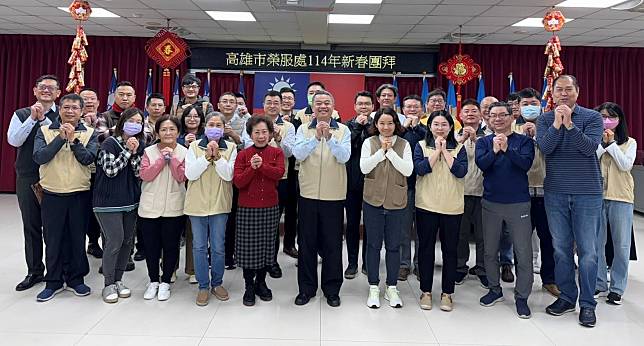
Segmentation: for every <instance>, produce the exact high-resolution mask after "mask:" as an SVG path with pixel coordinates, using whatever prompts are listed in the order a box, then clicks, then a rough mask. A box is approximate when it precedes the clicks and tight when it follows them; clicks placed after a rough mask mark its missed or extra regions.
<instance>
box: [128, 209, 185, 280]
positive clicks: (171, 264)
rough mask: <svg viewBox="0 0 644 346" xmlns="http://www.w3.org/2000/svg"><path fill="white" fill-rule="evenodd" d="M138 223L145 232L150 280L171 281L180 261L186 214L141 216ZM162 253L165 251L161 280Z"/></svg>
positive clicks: (144, 238) (146, 259)
mask: <svg viewBox="0 0 644 346" xmlns="http://www.w3.org/2000/svg"><path fill="white" fill-rule="evenodd" d="M138 223H139V225H140V228H141V233H142V234H143V245H144V246H145V263H146V265H147V267H148V276H149V277H150V282H159V281H161V282H165V283H170V279H171V278H172V273H174V271H175V270H176V268H177V263H179V242H180V241H181V233H182V232H183V230H184V229H185V225H186V219H185V216H176V217H159V218H156V219H149V218H144V217H139V219H138ZM161 253H163V277H161V280H159V261H160V260H161Z"/></svg>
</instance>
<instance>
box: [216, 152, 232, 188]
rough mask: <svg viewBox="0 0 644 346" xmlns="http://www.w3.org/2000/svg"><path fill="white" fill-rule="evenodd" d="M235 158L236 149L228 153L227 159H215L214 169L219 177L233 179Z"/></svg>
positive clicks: (227, 179)
mask: <svg viewBox="0 0 644 346" xmlns="http://www.w3.org/2000/svg"><path fill="white" fill-rule="evenodd" d="M235 160H237V150H233V152H232V154H230V158H229V159H228V161H226V159H224V158H223V157H222V158H219V160H217V161H215V171H217V174H218V175H219V177H220V178H221V179H222V180H224V181H233V172H234V171H235Z"/></svg>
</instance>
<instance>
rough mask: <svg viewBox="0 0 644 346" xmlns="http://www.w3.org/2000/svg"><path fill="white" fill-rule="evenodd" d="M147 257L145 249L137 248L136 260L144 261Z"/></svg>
mask: <svg viewBox="0 0 644 346" xmlns="http://www.w3.org/2000/svg"><path fill="white" fill-rule="evenodd" d="M144 259H145V252H143V250H136V253H135V254H134V260H135V261H137V262H138V261H143V260H144Z"/></svg>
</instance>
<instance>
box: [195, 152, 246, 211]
mask: <svg viewBox="0 0 644 346" xmlns="http://www.w3.org/2000/svg"><path fill="white" fill-rule="evenodd" d="M224 143H226V148H222V147H219V155H221V157H222V158H223V159H224V160H226V161H228V160H229V159H230V156H231V155H232V153H233V151H235V150H237V145H236V144H235V143H233V142H224ZM200 144H202V143H201V141H194V142H192V143H191V144H190V148H189V149H188V150H192V152H193V153H194V154H195V156H196V157H197V159H199V158H201V157H202V156H205V155H206V150H205V147H203V146H201V145H200ZM232 204H233V183H232V181H225V180H223V179H221V177H220V176H219V174H217V171H216V170H215V163H214V162H212V163H211V164H210V165H208V168H206V170H205V171H204V172H203V173H202V174H201V177H199V179H197V180H191V181H189V182H188V190H187V192H186V202H185V205H184V213H185V214H186V215H190V216H209V215H215V214H227V213H230V209H231V207H232Z"/></svg>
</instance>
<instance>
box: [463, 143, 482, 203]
mask: <svg viewBox="0 0 644 346" xmlns="http://www.w3.org/2000/svg"><path fill="white" fill-rule="evenodd" d="M463 145H464V146H465V151H466V152H467V174H465V177H464V178H463V182H464V184H465V185H464V191H465V196H476V197H481V196H483V172H481V170H480V169H479V166H477V165H476V143H475V142H472V139H470V138H468V139H467V140H466V141H465V143H463ZM457 154H458V152H457Z"/></svg>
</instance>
